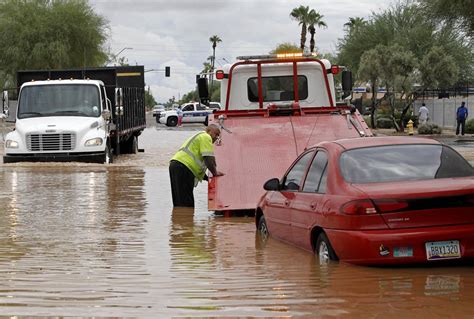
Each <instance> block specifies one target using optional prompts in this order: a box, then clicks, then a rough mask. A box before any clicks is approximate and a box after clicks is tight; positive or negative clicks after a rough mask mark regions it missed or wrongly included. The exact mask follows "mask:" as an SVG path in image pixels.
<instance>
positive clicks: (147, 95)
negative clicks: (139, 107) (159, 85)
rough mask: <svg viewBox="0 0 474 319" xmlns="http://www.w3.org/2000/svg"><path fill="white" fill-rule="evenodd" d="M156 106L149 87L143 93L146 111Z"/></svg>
mask: <svg viewBox="0 0 474 319" xmlns="http://www.w3.org/2000/svg"><path fill="white" fill-rule="evenodd" d="M155 105H156V100H155V98H154V97H153V93H151V91H150V87H148V90H146V91H145V107H146V109H147V110H151V109H152V108H153V106H155Z"/></svg>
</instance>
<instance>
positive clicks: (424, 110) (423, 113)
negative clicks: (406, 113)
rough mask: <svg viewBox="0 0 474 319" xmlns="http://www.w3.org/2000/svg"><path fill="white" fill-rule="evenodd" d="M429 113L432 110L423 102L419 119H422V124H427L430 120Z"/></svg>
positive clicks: (419, 111)
mask: <svg viewBox="0 0 474 319" xmlns="http://www.w3.org/2000/svg"><path fill="white" fill-rule="evenodd" d="M429 114H430V111H428V108H427V107H426V104H425V103H423V104H421V107H420V109H419V110H418V120H419V121H420V124H422V125H425V124H426V123H427V122H428V115H429Z"/></svg>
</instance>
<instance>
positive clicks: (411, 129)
mask: <svg viewBox="0 0 474 319" xmlns="http://www.w3.org/2000/svg"><path fill="white" fill-rule="evenodd" d="M407 129H408V135H413V121H412V120H409V121H408V123H407Z"/></svg>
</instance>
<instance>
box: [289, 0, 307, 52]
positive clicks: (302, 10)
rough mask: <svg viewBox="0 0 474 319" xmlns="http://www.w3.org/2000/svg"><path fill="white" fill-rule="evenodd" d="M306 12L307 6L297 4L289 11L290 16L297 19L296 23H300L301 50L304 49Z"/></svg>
mask: <svg viewBox="0 0 474 319" xmlns="http://www.w3.org/2000/svg"><path fill="white" fill-rule="evenodd" d="M308 14H309V7H308V6H306V7H305V6H299V7H298V8H294V9H293V10H292V11H291V13H290V17H291V18H292V19H294V20H296V21H298V24H299V25H301V42H300V48H301V51H304V47H305V46H306V26H307V24H308Z"/></svg>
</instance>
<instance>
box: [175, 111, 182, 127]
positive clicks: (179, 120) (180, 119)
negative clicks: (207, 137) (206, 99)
mask: <svg viewBox="0 0 474 319" xmlns="http://www.w3.org/2000/svg"><path fill="white" fill-rule="evenodd" d="M176 113H178V126H181V125H182V124H183V110H181V107H178V108H177V109H176Z"/></svg>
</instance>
